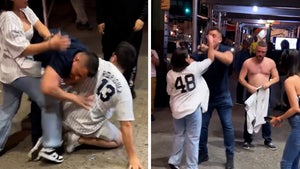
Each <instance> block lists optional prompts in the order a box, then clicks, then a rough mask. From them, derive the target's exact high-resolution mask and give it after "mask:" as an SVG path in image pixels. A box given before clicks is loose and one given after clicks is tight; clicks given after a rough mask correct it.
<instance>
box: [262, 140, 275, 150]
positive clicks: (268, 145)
mask: <svg viewBox="0 0 300 169" xmlns="http://www.w3.org/2000/svg"><path fill="white" fill-rule="evenodd" d="M265 146H266V147H267V148H268V149H271V150H277V147H276V146H275V145H274V144H273V143H272V142H269V143H265Z"/></svg>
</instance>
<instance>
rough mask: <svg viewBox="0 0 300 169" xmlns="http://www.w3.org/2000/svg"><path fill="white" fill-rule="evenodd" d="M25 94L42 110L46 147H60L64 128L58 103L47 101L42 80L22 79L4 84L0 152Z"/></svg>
mask: <svg viewBox="0 0 300 169" xmlns="http://www.w3.org/2000/svg"><path fill="white" fill-rule="evenodd" d="M23 92H24V93H26V94H27V95H28V96H29V97H30V98H31V99H32V100H33V101H35V102H36V103H37V104H38V105H39V107H40V108H41V109H42V127H43V136H44V142H43V145H44V147H58V146H60V145H61V143H62V141H61V140H62V138H61V131H62V129H61V128H62V126H61V117H60V113H59V109H58V108H59V105H57V103H58V101H56V100H54V99H51V98H50V99H47V101H46V100H45V97H44V95H43V94H42V93H41V90H40V78H34V77H21V78H18V79H17V80H15V81H13V82H12V83H11V84H3V104H2V106H1V107H0V152H1V151H2V150H3V148H4V146H5V143H6V141H7V138H8V136H9V134H10V129H11V125H12V119H13V117H14V116H15V114H16V113H17V111H18V109H19V107H20V102H21V98H22V94H23ZM45 103H46V104H45ZM46 105H47V106H46Z"/></svg>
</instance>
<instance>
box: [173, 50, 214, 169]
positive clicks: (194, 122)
mask: <svg viewBox="0 0 300 169" xmlns="http://www.w3.org/2000/svg"><path fill="white" fill-rule="evenodd" d="M213 60H214V55H213V53H211V52H210V53H208V58H207V59H205V60H203V61H201V62H194V61H193V59H192V58H190V56H189V54H188V50H187V49H185V48H177V49H176V50H175V52H174V53H173V55H172V58H171V65H172V70H170V71H169V72H168V73H167V92H168V94H169V95H170V107H171V111H172V116H173V119H174V120H173V126H174V139H173V140H174V141H173V150H172V154H171V156H170V158H169V162H168V163H169V166H170V168H171V169H176V168H179V166H180V163H181V158H182V154H183V152H184V148H186V163H187V167H186V168H187V169H198V149H199V139H200V133H201V125H202V113H201V112H203V113H204V112H206V111H207V107H208V99H209V89H208V86H207V84H206V81H205V80H204V78H203V77H202V74H203V73H205V72H206V70H207V69H208V67H209V66H210V65H211V63H212V61H213ZM199 96H200V99H199Z"/></svg>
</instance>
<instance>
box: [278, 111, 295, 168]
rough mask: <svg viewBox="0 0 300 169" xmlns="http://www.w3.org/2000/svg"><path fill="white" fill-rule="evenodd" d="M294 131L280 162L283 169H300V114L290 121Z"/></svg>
mask: <svg viewBox="0 0 300 169" xmlns="http://www.w3.org/2000/svg"><path fill="white" fill-rule="evenodd" d="M288 120H289V123H290V126H291V128H292V131H291V133H290V135H289V137H288V139H287V141H286V144H285V148H284V150H283V155H282V159H281V162H280V166H281V169H299V168H300V166H299V160H300V114H299V113H297V114H296V115H294V116H292V117H290V118H289V119H288Z"/></svg>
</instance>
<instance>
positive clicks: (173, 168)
mask: <svg viewBox="0 0 300 169" xmlns="http://www.w3.org/2000/svg"><path fill="white" fill-rule="evenodd" d="M169 167H170V168H171V169H180V167H179V166H177V165H174V164H169Z"/></svg>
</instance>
